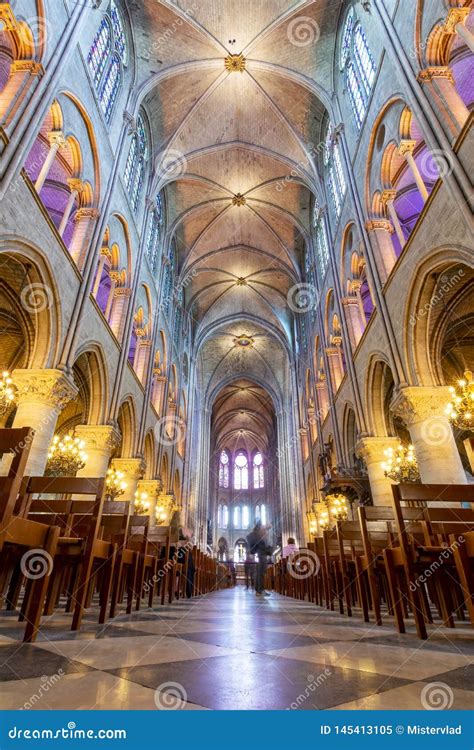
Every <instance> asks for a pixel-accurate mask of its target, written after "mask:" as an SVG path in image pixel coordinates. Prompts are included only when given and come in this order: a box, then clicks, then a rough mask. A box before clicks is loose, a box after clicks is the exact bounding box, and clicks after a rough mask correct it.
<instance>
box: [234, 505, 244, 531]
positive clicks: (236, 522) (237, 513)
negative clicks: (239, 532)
mask: <svg viewBox="0 0 474 750" xmlns="http://www.w3.org/2000/svg"><path fill="white" fill-rule="evenodd" d="M233 527H234V529H241V528H242V526H241V520H240V505H236V506H235V507H234V520H233Z"/></svg>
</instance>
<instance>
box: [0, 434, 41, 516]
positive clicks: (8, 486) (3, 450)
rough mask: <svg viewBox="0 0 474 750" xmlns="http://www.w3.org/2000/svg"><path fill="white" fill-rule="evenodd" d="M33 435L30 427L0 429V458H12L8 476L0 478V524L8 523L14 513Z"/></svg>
mask: <svg viewBox="0 0 474 750" xmlns="http://www.w3.org/2000/svg"><path fill="white" fill-rule="evenodd" d="M34 434H35V433H34V430H33V429H32V428H31V427H14V428H10V429H7V428H2V429H0V456H2V457H4V456H5V457H6V456H12V460H11V463H10V466H9V467H8V474H7V475H6V476H3V477H0V523H2V524H3V523H6V522H8V519H9V518H10V517H11V516H12V515H13V513H14V511H15V505H16V502H17V496H18V493H19V491H20V485H21V482H22V479H23V476H24V473H25V469H26V462H27V461H28V456H29V453H30V448H31V444H32V442H33V438H34Z"/></svg>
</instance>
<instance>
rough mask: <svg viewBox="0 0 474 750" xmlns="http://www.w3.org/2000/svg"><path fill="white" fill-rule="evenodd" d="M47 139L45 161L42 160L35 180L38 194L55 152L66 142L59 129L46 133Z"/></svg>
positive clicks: (46, 177) (52, 162)
mask: <svg viewBox="0 0 474 750" xmlns="http://www.w3.org/2000/svg"><path fill="white" fill-rule="evenodd" d="M48 140H49V152H48V155H47V157H46V161H45V162H44V164H43V166H42V167H41V171H40V173H39V175H38V179H37V180H36V182H35V188H36V192H37V193H38V195H39V194H40V193H41V189H42V187H43V185H44V183H45V182H46V180H47V179H48V175H49V172H50V170H51V167H52V166H53V164H54V160H55V158H56V154H57V153H58V151H59V149H60V148H64V146H66V144H67V142H66V139H65V138H64V135H63V133H62V131H61V130H51V132H50V133H48Z"/></svg>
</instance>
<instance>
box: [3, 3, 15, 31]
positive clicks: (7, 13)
mask: <svg viewBox="0 0 474 750" xmlns="http://www.w3.org/2000/svg"><path fill="white" fill-rule="evenodd" d="M0 27H1V30H2V31H16V30H17V29H18V22H17V20H16V18H15V14H14V13H13V9H12V6H11V5H10V3H0Z"/></svg>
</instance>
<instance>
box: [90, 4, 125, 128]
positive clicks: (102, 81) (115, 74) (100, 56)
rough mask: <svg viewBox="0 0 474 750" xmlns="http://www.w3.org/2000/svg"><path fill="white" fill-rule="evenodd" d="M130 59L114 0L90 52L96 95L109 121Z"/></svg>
mask: <svg viewBox="0 0 474 750" xmlns="http://www.w3.org/2000/svg"><path fill="white" fill-rule="evenodd" d="M127 59H128V53H127V40H126V37H125V30H124V26H123V22H122V18H121V16H120V13H119V11H118V8H117V6H116V4H115V2H114V0H111V2H110V4H109V8H108V11H107V12H106V14H105V16H104V18H103V19H102V21H101V22H100V26H99V28H98V29H97V33H96V35H95V37H94V41H93V42H92V46H91V48H90V50H89V54H88V55H87V63H88V65H89V70H90V71H91V74H92V80H93V82H94V86H95V90H96V93H97V98H98V100H99V104H100V107H101V109H102V112H103V113H104V117H105V121H106V122H107V124H109V123H110V121H111V119H112V113H113V110H114V105H115V102H116V101H117V96H118V93H119V91H120V87H121V84H122V80H123V68H124V66H126V65H127Z"/></svg>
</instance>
